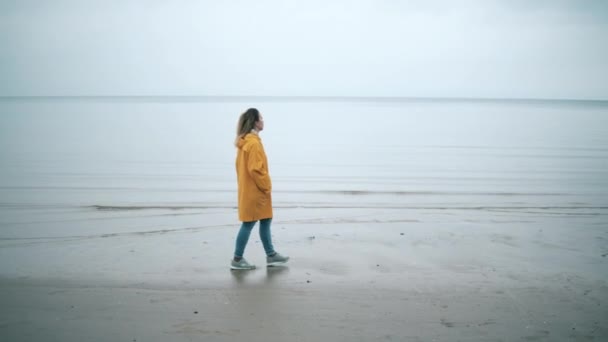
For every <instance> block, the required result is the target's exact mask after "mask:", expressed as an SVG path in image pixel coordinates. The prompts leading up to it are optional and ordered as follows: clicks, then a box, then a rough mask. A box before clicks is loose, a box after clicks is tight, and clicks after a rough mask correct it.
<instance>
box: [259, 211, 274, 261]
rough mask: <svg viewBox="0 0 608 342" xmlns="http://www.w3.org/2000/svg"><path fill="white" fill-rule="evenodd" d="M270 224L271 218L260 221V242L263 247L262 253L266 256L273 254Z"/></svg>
mask: <svg viewBox="0 0 608 342" xmlns="http://www.w3.org/2000/svg"><path fill="white" fill-rule="evenodd" d="M270 223H272V218H268V219H263V220H260V240H262V244H263V245H264V251H265V252H266V255H268V256H271V255H274V254H275V251H274V247H272V236H271V234H270Z"/></svg>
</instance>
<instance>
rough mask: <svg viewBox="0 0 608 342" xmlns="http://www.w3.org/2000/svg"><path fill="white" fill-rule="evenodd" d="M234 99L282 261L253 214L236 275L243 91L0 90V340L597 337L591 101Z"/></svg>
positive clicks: (600, 327)
mask: <svg viewBox="0 0 608 342" xmlns="http://www.w3.org/2000/svg"><path fill="white" fill-rule="evenodd" d="M252 102H254V104H255V105H258V106H259V107H260V108H261V110H262V112H263V113H264V116H265V119H266V121H267V129H266V131H265V132H263V133H262V139H263V141H264V143H265V147H266V149H267V153H268V156H269V163H270V172H271V176H272V177H273V202H274V205H275V208H274V218H273V224H272V234H273V242H274V244H275V247H276V249H277V250H278V251H279V252H280V253H282V254H286V255H289V256H290V257H291V260H290V261H289V263H288V264H286V265H285V266H281V267H272V268H267V267H266V265H265V256H264V253H263V248H262V246H261V243H260V241H259V237H258V236H257V228H255V230H254V232H253V234H252V235H251V239H250V241H249V244H248V246H247V249H246V255H245V256H246V258H247V259H248V260H249V261H250V262H252V263H255V264H256V265H257V266H258V268H257V269H255V270H252V271H231V270H230V269H229V261H230V258H231V256H232V251H233V248H234V239H235V237H236V233H237V231H238V225H239V222H238V218H237V210H236V207H235V206H236V190H235V189H236V184H235V175H234V159H233V158H234V149H233V147H232V146H231V140H232V134H233V130H234V128H233V126H234V124H235V123H236V117H237V116H236V114H238V110H237V108H241V107H243V106H244V105H245V104H244V103H243V101H233V102H228V103H226V101H224V100H222V101H198V102H197V101H189V102H187V103H183V102H178V103H174V102H170V101H169V102H166V101H152V102H150V101H148V100H137V101H126V102H125V101H116V100H112V99H110V100H104V101H98V100H94V101H90V100H87V101H74V100H73V99H67V100H62V101H46V102H45V101H42V102H40V101H38V102H37V101H33V102H32V101H29V102H28V101H21V102H19V101H5V102H3V103H1V104H0V106H1V108H2V110H3V111H4V112H6V113H9V112H10V113H13V115H9V116H6V117H2V119H0V120H2V121H1V125H0V128H1V129H2V133H3V134H2V138H0V139H2V142H3V144H2V146H3V147H2V149H1V150H0V152H1V154H0V156H1V157H2V161H3V163H2V167H1V169H0V176H1V177H0V181H1V184H0V201H1V203H0V212H1V214H2V219H1V222H0V224H1V225H0V289H1V290H0V297H1V303H2V309H1V310H0V337H1V338H2V340H6V341H38V340H45V341H235V340H243V339H246V340H248V341H325V340H336V341H353V340H354V341H602V340H604V339H606V338H607V337H608V321H607V317H608V305H607V304H606V303H608V282H607V280H608V271H607V270H608V268H606V263H607V261H608V229H606V227H607V226H608V219H607V215H608V197H607V195H606V193H608V192H607V190H608V179H607V178H606V174H608V173H606V172H607V171H608V163H607V160H608V140H607V138H606V137H607V136H608V135H607V134H605V133H606V130H608V126H606V125H604V124H605V122H606V119H605V116H604V115H603V114H605V112H606V108H607V107H606V105H605V104H599V105H598V104H591V105H588V104H584V103H583V104H580V103H575V104H570V103H566V104H564V103H561V102H559V103H536V102H534V103H531V104H530V103H516V104H513V103H486V102H475V101H473V102H472V103H468V102H457V103H452V102H447V103H446V102H439V103H437V102H436V101H435V102H433V101H430V102H429V103H419V102H414V103H412V102H407V101H405V102H396V103H395V102H373V101H372V102H369V101H355V102H347V103H343V102H340V101H333V102H332V101H330V102H327V101H325V102H324V101H316V100H315V101H311V100H308V101H300V102H298V100H290V101H276V100H273V101H271V100H268V99H266V100H263V101H262V100H260V101H259V103H257V104H256V103H255V101H252ZM264 108H265V110H264ZM290 108H301V109H300V110H301V112H302V113H316V114H311V115H313V119H314V120H309V121H307V123H305V124H304V125H305V126H304V127H303V129H301V130H294V129H293V125H294V124H293V119H289V117H288V116H287V114H285V115H284V116H280V115H279V114H277V113H285V112H287V109H290ZM355 108H356V110H357V112H353V110H355ZM312 109H314V110H312ZM223 111H225V112H226V113H224V112H223ZM449 111H456V114H453V115H454V116H453V117H448V116H446V115H447V112H449ZM109 112H111V113H114V114H112V115H107V116H103V115H100V113H109ZM167 113H169V114H171V115H169V114H167ZM176 113H182V114H176ZM183 113H185V114H183ZM201 113H204V114H201ZM212 113H213V114H212ZM229 113H232V115H231V116H229ZM328 113H334V114H335V116H334V117H339V118H343V119H345V114H343V113H349V115H356V116H357V118H359V119H361V120H351V121H347V120H338V121H336V122H334V123H331V122H328V121H323V118H324V117H327V116H326V115H328ZM340 113H342V114H340ZM353 113H354V114H353ZM370 113H373V114H374V115H375V119H374V120H373V121H372V120H368V121H365V120H362V119H363V118H366V117H368V115H370ZM404 113H409V114H407V115H406V114H404ZM504 113H508V114H509V115H503V114H504ZM408 115H409V116H408ZM438 118H444V119H445V122H443V123H442V122H440V121H437V119H438ZM550 119H552V120H550ZM497 120H498V121H497ZM346 122H348V123H350V124H349V125H347V126H345V123H346ZM321 123H323V125H321ZM522 123H526V124H525V125H522ZM134 127H135V128H138V129H134ZM200 127H206V129H200ZM323 127H325V128H323ZM345 127H348V129H344V128H345ZM505 127H506V128H517V129H513V130H509V129H505ZM448 128H449V129H448ZM315 129H316V130H317V131H314V130H315ZM273 130H274V132H273ZM313 131H314V138H306V137H308V136H310V134H311V132H313ZM201 132H202V133H201ZM218 132H221V133H218ZM34 137H35V139H34ZM305 138H306V139H305ZM171 139H173V140H171ZM50 142H52V143H50Z"/></svg>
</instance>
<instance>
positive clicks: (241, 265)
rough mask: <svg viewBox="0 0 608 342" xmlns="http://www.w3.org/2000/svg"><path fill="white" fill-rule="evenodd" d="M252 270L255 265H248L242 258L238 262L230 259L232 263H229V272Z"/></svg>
mask: <svg viewBox="0 0 608 342" xmlns="http://www.w3.org/2000/svg"><path fill="white" fill-rule="evenodd" d="M254 268H255V265H253V264H250V263H248V262H247V260H245V258H242V259H241V260H239V261H234V259H232V261H231V262H230V269H231V270H252V269H254Z"/></svg>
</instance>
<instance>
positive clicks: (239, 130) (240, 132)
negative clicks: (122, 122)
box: [234, 108, 260, 146]
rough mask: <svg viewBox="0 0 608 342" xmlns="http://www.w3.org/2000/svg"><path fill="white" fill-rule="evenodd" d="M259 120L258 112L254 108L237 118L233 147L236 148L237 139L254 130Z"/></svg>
mask: <svg viewBox="0 0 608 342" xmlns="http://www.w3.org/2000/svg"><path fill="white" fill-rule="evenodd" d="M259 120H260V112H259V111H258V110H257V109H255V108H249V109H247V110H246V111H245V113H243V114H241V116H240V117H239V122H238V123H237V124H236V138H235V139H234V145H235V146H237V144H238V142H239V139H241V138H242V137H244V136H245V135H246V134H247V133H250V132H251V130H253V129H254V128H255V123H256V122H258V121H259Z"/></svg>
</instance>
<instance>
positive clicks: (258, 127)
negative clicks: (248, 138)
mask: <svg viewBox="0 0 608 342" xmlns="http://www.w3.org/2000/svg"><path fill="white" fill-rule="evenodd" d="M255 129H256V130H257V131H258V132H260V131H262V130H263V129H264V118H263V117H262V114H260V119H259V120H258V121H256V122H255Z"/></svg>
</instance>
